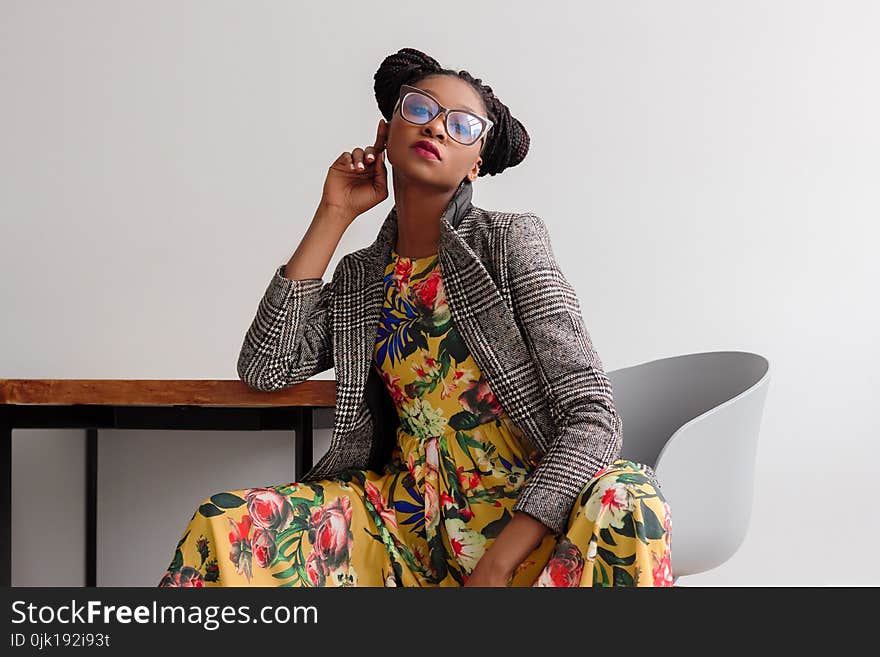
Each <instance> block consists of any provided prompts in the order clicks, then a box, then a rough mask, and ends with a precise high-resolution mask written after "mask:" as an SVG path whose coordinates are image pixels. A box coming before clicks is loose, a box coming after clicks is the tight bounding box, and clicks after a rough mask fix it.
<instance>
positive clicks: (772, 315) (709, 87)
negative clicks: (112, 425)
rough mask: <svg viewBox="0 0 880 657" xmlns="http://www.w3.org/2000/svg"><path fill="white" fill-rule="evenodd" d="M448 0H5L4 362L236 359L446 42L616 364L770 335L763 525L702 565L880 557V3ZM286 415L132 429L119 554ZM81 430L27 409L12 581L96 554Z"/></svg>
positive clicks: (758, 520) (491, 190) (516, 185)
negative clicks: (509, 129) (232, 426)
mask: <svg viewBox="0 0 880 657" xmlns="http://www.w3.org/2000/svg"><path fill="white" fill-rule="evenodd" d="M448 7H452V5H449V6H446V5H442V4H437V5H419V4H418V3H415V4H406V3H380V4H376V3H362V2H359V3H331V4H325V5H322V6H319V5H318V4H317V3H298V2H297V3H294V2H248V3H241V2H217V1H211V2H207V1H202V2H193V1H189V2H182V1H181V0H174V1H173V2H171V1H161V2H160V1H156V0H153V1H151V2H115V1H112V2H111V1H89V2H76V3H73V2H45V1H39V2H37V1H34V0H27V1H16V2H12V1H10V0H3V1H2V2H0V12H2V14H0V44H2V47H0V79H2V81H3V86H2V88H3V92H2V93H3V102H2V103H0V123H2V126H3V129H2V130H0V167H2V170H0V215H2V239H0V257H2V267H3V270H2V272H3V276H4V284H3V286H2V292H0V294H2V297H0V304H2V308H3V309H4V318H5V321H3V322H2V324H0V331H2V334H0V338H2V339H0V377H5V378H17V377H23V378H31V377H32V378H131V379H138V378H169V379H175V378H182V379H191V378H204V379H213V378H221V379H223V378H225V379H230V378H236V371H235V362H236V357H237V355H238V350H239V347H240V345H241V340H242V337H243V335H244V332H245V330H246V329H247V327H248V325H249V323H250V321H251V319H252V317H253V314H254V312H255V310H256V307H257V303H258V301H259V298H260V296H261V295H262V293H263V290H264V289H265V287H266V285H267V284H268V282H269V279H270V277H271V275H272V273H273V270H274V269H275V267H277V266H278V265H279V264H282V263H283V262H286V261H287V259H288V258H289V257H290V255H291V253H292V252H293V250H294V249H295V248H296V246H297V244H298V242H299V239H300V238H301V236H302V234H303V232H304V231H305V229H306V227H307V224H308V221H309V220H310V219H311V217H312V214H313V212H314V209H315V206H316V204H317V202H318V200H319V198H320V195H321V185H322V183H323V180H324V176H325V174H326V169H327V167H328V166H329V165H330V163H331V162H332V161H333V159H334V158H335V157H336V156H337V155H338V154H339V153H340V152H341V151H342V150H350V149H352V148H354V147H355V146H366V145H368V144H372V142H373V139H374V136H375V131H376V123H377V121H378V118H379V112H378V110H377V108H376V104H375V100H374V98H373V93H372V76H373V73H374V72H375V70H376V68H377V67H378V65H379V63H380V62H381V60H382V58H383V57H384V56H385V55H387V54H389V53H391V52H394V51H396V50H397V49H398V48H401V47H404V46H412V47H417V48H420V49H422V50H425V51H426V52H428V53H429V54H431V55H433V56H434V57H436V58H437V59H438V60H439V61H440V62H441V63H442V64H443V65H445V66H450V67H455V68H465V69H467V70H469V71H470V72H471V73H472V74H474V75H476V76H477V77H481V78H483V80H484V81H485V82H487V83H488V84H490V85H491V86H492V87H493V89H495V91H496V93H497V94H498V96H499V97H500V98H501V99H502V100H503V101H504V102H505V103H506V104H507V105H508V106H509V107H510V108H511V109H512V111H513V112H514V114H515V115H516V116H518V117H519V118H520V119H521V120H522V121H523V122H524V124H525V125H526V126H527V128H528V130H529V132H530V134H531V136H532V146H531V152H530V153H529V155H528V157H527V159H526V160H525V161H524V162H523V163H522V164H521V165H520V166H518V167H516V168H513V169H510V170H508V171H506V172H505V173H504V174H503V175H501V176H497V177H484V178H480V179H479V180H478V182H477V185H476V188H475V194H474V202H475V204H476V205H478V206H481V207H485V208H494V209H504V210H513V211H533V212H536V213H538V214H540V215H541V216H542V217H543V218H544V219H545V221H546V222H547V224H548V226H549V227H550V230H551V236H552V239H553V243H554V248H555V252H556V255H557V257H558V258H559V260H560V262H561V263H562V266H563V269H564V271H565V272H566V274H567V275H568V276H569V278H570V279H571V281H572V282H573V284H574V285H575V287H576V289H577V291H578V294H579V295H580V298H581V301H582V305H583V307H584V313H585V319H586V322H587V326H588V328H589V330H590V332H591V335H592V337H593V340H594V342H595V344H596V346H597V349H598V350H599V352H600V354H601V357H602V359H603V361H604V362H605V365H606V368H607V369H609V370H613V369H617V368H620V367H625V366H629V365H633V364H636V363H640V362H644V361H647V360H652V359H655V358H661V357H666V356H671V355H676V354H682V353H689V352H697V351H704V350H714V349H725V350H726V349H743V350H751V351H756V352H758V353H761V354H764V355H766V356H768V357H769V358H770V360H771V363H772V366H773V368H774V373H773V380H772V383H771V388H770V392H769V395H768V399H767V408H766V414H765V419H764V425H763V433H762V436H761V440H760V445H759V453H758V459H759V462H758V473H757V483H756V486H757V489H756V502H755V511H754V516H753V522H752V526H751V528H750V532H749V535H748V537H747V539H746V541H745V543H744V545H743V546H742V548H741V550H740V551H739V552H738V553H737V554H736V555H735V556H734V557H733V558H732V559H731V560H730V561H729V562H728V563H726V564H725V565H723V566H722V567H719V568H717V569H716V570H715V571H712V572H709V573H706V574H703V575H700V576H693V577H686V578H682V579H681V580H680V581H679V583H680V584H682V585H685V584H690V585H716V584H722V585H742V584H754V585H763V584H773V585H795V584H874V585H876V584H880V572H878V570H877V569H876V568H872V567H871V565H870V563H868V562H866V561H865V558H866V557H867V555H866V552H867V551H869V550H870V549H872V546H874V545H876V543H877V541H878V540H880V525H878V523H876V521H875V518H876V512H875V510H874V504H873V502H872V500H873V494H874V489H875V481H876V473H875V471H874V467H875V465H876V463H877V462H878V456H880V448H878V442H877V438H878V430H877V426H878V421H877V417H876V410H875V409H876V402H875V398H876V394H877V389H878V380H877V366H878V363H880V359H878V346H877V342H876V339H877V335H878V310H877V303H876V297H877V291H876V285H877V281H878V280H880V271H878V269H880V266H878V258H877V243H878V239H877V238H878V229H877V220H878V217H880V198H878V189H880V188H878V185H877V182H878V179H880V175H878V174H880V159H878V153H880V129H878V122H877V117H878V116H880V89H878V84H877V76H876V73H877V71H876V64H877V62H878V61H880V42H878V41H877V39H876V35H877V32H878V27H880V9H878V5H877V3H872V2H844V1H836V2H817V1H805V0H800V1H797V2H795V1H787V2H744V1H742V0H740V1H738V2H697V1H689V2H683V1H676V2H669V1H666V2H647V1H632V0H631V1H630V2H625V3H598V2H583V1H580V2H577V3H575V2H571V3H561V2H541V3H511V2H504V3H501V2H477V3H472V4H471V5H470V6H469V7H468V12H469V14H468V15H469V18H470V19H471V20H472V23H470V24H465V25H462V24H460V23H458V22H457V21H459V20H460V19H461V18H462V16H463V15H464V14H462V12H461V6H459V5H455V7H457V9H455V10H448V11H447V8H448ZM392 203H393V197H391V198H389V199H388V200H387V201H386V202H385V203H383V204H381V205H380V206H378V207H376V208H374V209H373V210H372V211H371V212H369V213H367V214H366V215H364V216H363V217H360V218H359V219H358V220H357V221H356V222H355V224H354V225H353V226H352V227H351V229H350V230H349V232H348V233H346V235H345V237H344V238H343V242H342V244H341V245H340V247H339V250H338V251H337V254H336V256H335V257H334V260H333V261H332V262H331V264H330V269H329V270H328V274H327V275H328V276H329V274H330V273H332V270H333V268H335V265H336V263H337V262H338V259H339V257H340V256H341V255H342V254H344V253H348V252H350V251H352V250H354V249H357V248H360V247H362V246H365V245H366V244H368V243H369V242H371V241H372V239H373V237H374V236H375V233H376V231H377V230H378V226H379V224H380V222H381V220H382V219H383V218H384V217H385V215H386V213H387V212H388V210H389V209H390V207H391V205H392ZM871 299H874V301H871ZM332 375H333V372H332V371H330V372H327V373H326V374H325V375H323V376H321V377H319V378H329V377H332ZM289 438H290V437H289V436H288V435H287V434H285V433H284V432H267V433H262V434H261V433H239V432H198V431H180V432H167V433H163V432H138V431H105V432H102V433H101V447H100V496H101V497H100V509H99V511H100V517H99V531H100V545H99V558H100V569H99V579H98V584H99V585H129V584H133V585H147V586H151V585H154V584H155V583H156V582H157V581H158V579H159V577H160V576H161V575H162V573H163V571H164V568H165V567H166V566H167V564H168V562H169V561H170V559H171V556H172V551H173V548H174V545H175V544H176V542H177V539H178V538H179V537H180V534H181V532H182V530H183V528H184V526H185V524H186V522H187V521H188V520H189V518H190V516H191V515H192V512H193V511H194V509H195V507H196V506H197V505H198V504H199V503H200V502H201V501H202V500H204V499H205V498H206V497H207V496H209V495H211V494H213V493H215V492H219V491H222V490H227V489H233V488H243V487H247V486H257V485H265V484H270V483H281V482H287V481H290V479H291V477H292V472H293V460H292V452H291V444H290V440H289ZM326 438H327V434H326V431H325V432H322V433H321V435H320V440H321V444H319V447H318V450H317V453H316V456H319V455H320V454H321V453H322V452H323V450H324V449H326ZM82 453H83V435H82V433H81V432H78V431H31V430H28V431H18V432H16V433H15V438H14V477H13V487H14V505H15V509H14V523H15V528H16V531H15V534H14V536H13V554H14V576H13V583H14V584H15V585H80V584H82V583H83V581H84V580H83V565H82V559H83V547H82V544H83V535H82V514H83V484H82V471H83V463H82ZM705 467H707V468H717V467H724V464H723V463H706V464H705ZM712 494H717V493H712ZM730 494H736V492H735V491H730ZM718 512H719V513H723V512H724V501H723V498H721V497H720V496H719V506H718ZM673 549H674V539H673ZM866 563H867V567H865V566H866Z"/></svg>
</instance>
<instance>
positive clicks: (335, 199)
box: [321, 119, 388, 221]
mask: <svg viewBox="0 0 880 657" xmlns="http://www.w3.org/2000/svg"><path fill="white" fill-rule="evenodd" d="M387 138H388V122H387V121H385V119H379V126H378V128H377V130H376V141H375V143H374V144H373V145H372V146H367V147H366V148H355V149H354V150H352V151H344V152H343V153H342V154H341V155H340V156H339V157H338V158H336V161H335V162H333V164H331V165H330V169H329V170H328V172H327V178H326V180H324V192H323V194H322V196H321V204H322V205H323V206H324V207H326V208H329V209H332V210H334V211H337V212H339V213H341V214H342V216H345V217H350V220H351V221H354V219H355V218H357V217H358V216H359V215H361V214H363V213H364V212H366V211H367V210H369V209H370V208H372V207H374V206H376V205H378V204H379V203H381V202H382V201H384V200H385V199H386V198H388V170H387V169H386V167H385V144H386V142H387Z"/></svg>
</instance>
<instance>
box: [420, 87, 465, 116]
mask: <svg viewBox="0 0 880 657" xmlns="http://www.w3.org/2000/svg"><path fill="white" fill-rule="evenodd" d="M422 91H427V92H428V93H429V94H434V95H435V96H436V95H437V92H436V91H434V90H433V89H428V87H422ZM461 109H466V110H469V111H471V112H476V111H477V110H475V109H474V108H473V107H468V106H467V105H462V106H461Z"/></svg>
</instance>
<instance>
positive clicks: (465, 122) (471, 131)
mask: <svg viewBox="0 0 880 657" xmlns="http://www.w3.org/2000/svg"><path fill="white" fill-rule="evenodd" d="M398 106H399V107H400V116H401V117H403V118H404V119H405V120H406V121H409V122H410V123H414V124H415V125H425V124H426V123H430V122H431V121H433V120H434V119H435V118H436V117H437V115H438V114H440V112H443V113H444V114H445V115H446V121H445V126H446V133H447V134H448V135H449V136H450V137H451V138H452V139H454V140H455V141H457V142H458V143H459V144H464V145H465V146H470V145H471V144H473V143H475V142H476V141H477V140H478V139H480V137H483V136H484V135H486V133H488V132H489V129H490V128H491V127H492V125H493V123H492V121H490V120H489V119H487V118H486V117H483V116H480V115H479V114H474V113H473V112H471V111H468V110H464V109H449V108H448V107H443V105H441V104H440V103H439V102H438V101H437V99H436V98H434V97H433V96H431V95H430V94H429V93H428V92H426V91H422V90H421V89H419V88H417V87H411V86H409V85H407V84H402V85H400V96H399V97H398V99H397V104H396V105H395V106H394V109H395V110H396V109H397V108H398ZM484 145H485V144H484ZM480 148H482V146H480Z"/></svg>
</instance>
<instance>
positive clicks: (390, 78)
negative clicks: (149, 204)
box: [373, 48, 443, 121]
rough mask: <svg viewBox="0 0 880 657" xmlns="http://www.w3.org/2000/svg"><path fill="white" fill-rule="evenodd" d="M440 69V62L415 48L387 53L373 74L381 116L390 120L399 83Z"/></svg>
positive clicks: (416, 78)
mask: <svg viewBox="0 0 880 657" xmlns="http://www.w3.org/2000/svg"><path fill="white" fill-rule="evenodd" d="M442 70H443V67H442V66H440V62H438V61H437V60H436V59H434V58H433V57H431V56H430V55H427V54H425V53H423V52H422V51H421V50H416V49H415V48H401V49H400V50H398V51H397V52H396V53H394V54H392V55H388V56H387V57H386V58H385V59H384V60H382V64H380V66H379V68H378V70H377V71H376V74H375V75H374V76H373V91H374V92H375V94H376V102H377V103H378V104H379V111H381V112H382V116H384V117H385V119H386V120H388V121H390V120H391V114H392V113H393V112H394V105H395V104H397V96H398V93H399V91H400V85H402V84H406V83H407V82H410V81H412V80H418V79H420V78H423V77H425V76H427V75H430V74H431V73H439V72H440V71H442Z"/></svg>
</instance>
